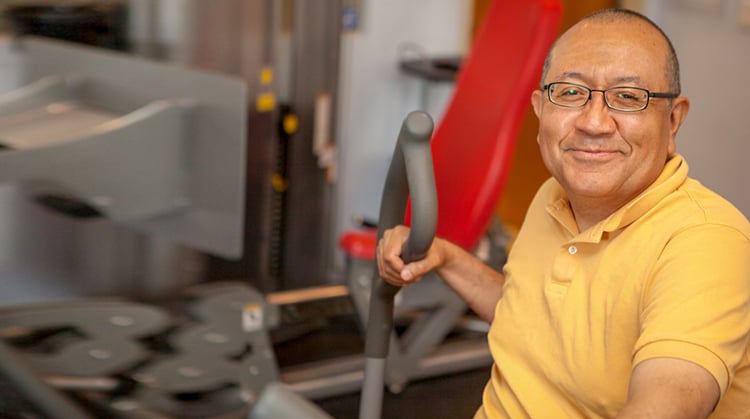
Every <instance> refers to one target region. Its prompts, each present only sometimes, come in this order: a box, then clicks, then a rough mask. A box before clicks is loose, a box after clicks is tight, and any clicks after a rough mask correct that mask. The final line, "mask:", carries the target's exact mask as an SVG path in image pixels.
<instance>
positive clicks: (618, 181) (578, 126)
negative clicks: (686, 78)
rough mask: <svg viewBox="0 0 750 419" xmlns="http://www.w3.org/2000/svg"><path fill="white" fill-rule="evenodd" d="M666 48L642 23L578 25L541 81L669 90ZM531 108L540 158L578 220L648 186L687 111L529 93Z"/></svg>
mask: <svg viewBox="0 0 750 419" xmlns="http://www.w3.org/2000/svg"><path fill="white" fill-rule="evenodd" d="M668 48H669V47H668V44H667V42H666V40H665V39H664V38H663V37H662V36H661V34H660V33H659V31H658V30H657V29H655V28H654V27H652V26H651V25H649V24H648V23H647V22H644V21H642V20H640V19H637V18H629V19H620V20H602V19H588V20H584V21H582V22H580V23H578V24H577V25H576V26H574V27H573V28H571V29H570V30H569V31H568V32H566V33H565V34H564V35H563V36H562V37H561V38H560V39H559V40H558V42H557V44H556V45H555V46H554V50H553V51H552V54H551V56H550V62H549V68H548V71H547V73H546V76H545V80H543V82H544V83H545V84H546V83H551V82H571V83H577V84H581V85H584V86H587V87H589V88H591V89H602V90H603V89H608V88H611V87H615V86H633V87H641V88H644V89H648V90H649V91H651V92H669V91H670V90H669V80H668V78H667V72H666V71H665V68H666V66H667V59H668V57H669V55H668V51H669V50H668ZM532 105H533V108H534V112H535V113H536V115H537V117H538V118H539V134H538V138H537V141H538V142H539V147H540V150H541V155H542V159H543V160H544V163H545V165H546V166H547V169H548V170H549V171H550V172H551V173H552V175H553V176H554V177H555V178H556V179H557V180H558V181H559V182H560V184H561V185H562V186H563V188H564V189H565V190H566V192H567V194H568V197H569V199H570V202H571V206H572V208H573V211H574V213H575V214H576V219H577V220H578V219H579V216H581V217H582V218H585V217H586V214H585V212H587V211H589V210H594V212H597V211H598V212H602V211H604V214H600V215H603V216H601V217H599V218H603V217H604V216H606V215H608V214H610V213H611V212H613V211H615V210H617V209H618V208H619V207H621V206H622V205H624V204H625V203H627V202H628V201H629V200H631V199H632V198H634V197H635V196H637V195H638V194H639V193H640V192H642V191H643V190H645V189H646V188H647V187H648V186H649V185H650V184H651V183H653V181H654V180H655V179H656V177H657V176H658V175H659V174H660V173H661V171H662V169H663V167H664V164H665V163H666V161H667V159H668V158H669V157H670V156H671V155H673V154H674V153H675V136H676V134H677V130H678V129H679V127H680V125H681V124H682V121H683V119H684V117H685V116H686V115H687V111H688V108H689V102H688V100H687V99H686V98H684V97H678V98H676V99H672V100H667V99H654V98H652V99H651V100H650V103H649V105H648V107H647V108H646V109H644V110H643V111H639V112H630V113H628V112H620V111H615V110H612V109H609V108H608V107H607V106H606V104H605V103H604V98H603V96H602V94H601V93H597V92H594V93H592V96H591V100H590V101H589V102H588V103H587V104H586V105H585V106H584V107H582V108H565V107H560V106H558V105H555V104H553V103H550V102H549V100H548V99H547V95H546V92H543V91H541V90H536V91H534V93H533V95H532ZM589 221H599V220H589ZM581 223H582V220H581V221H579V226H581ZM584 224H591V223H585V222H584Z"/></svg>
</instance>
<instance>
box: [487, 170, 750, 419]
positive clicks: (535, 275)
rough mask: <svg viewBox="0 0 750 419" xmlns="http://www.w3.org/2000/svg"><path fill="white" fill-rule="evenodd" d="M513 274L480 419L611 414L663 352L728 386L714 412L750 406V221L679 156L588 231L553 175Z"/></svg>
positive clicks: (492, 337)
mask: <svg viewBox="0 0 750 419" xmlns="http://www.w3.org/2000/svg"><path fill="white" fill-rule="evenodd" d="M505 275H506V284H505V289H504V295H503V298H501V299H500V301H499V302H498V304H497V307H496V311H495V320H494V322H493V323H492V326H491V329H490V333H489V335H488V340H489V344H490V348H491V350H492V355H493V358H494V361H495V363H494V366H493V370H492V377H491V379H490V381H489V382H488V384H487V386H486V388H485V390H484V394H483V405H482V407H480V409H479V410H478V411H477V414H476V418H484V417H488V418H506V417H507V418H513V419H517V418H524V417H531V418H543V419H547V418H598V417H612V416H614V415H615V414H617V412H618V411H619V410H620V409H621V408H622V407H623V406H624V404H625V402H626V399H627V394H628V385H629V381H630V374H631V371H632V370H633V368H634V366H635V365H637V364H638V363H639V362H641V361H643V360H646V359H649V358H654V357H674V358H680V359H685V360H689V361H692V362H694V363H697V364H699V365H701V366H703V367H705V368H706V369H707V370H708V371H710V372H711V374H713V376H714V377H715V378H716V381H717V382H718V383H719V386H720V388H721V394H722V400H721V402H720V403H719V406H718V407H717V410H716V411H715V415H714V417H717V418H718V417H722V418H723V417H738V418H739V417H742V418H747V417H750V364H749V361H748V340H749V335H750V225H748V221H747V220H746V219H745V217H744V216H743V215H742V214H741V213H740V212H739V211H738V210H737V209H736V208H735V207H733V206H732V205H731V204H730V203H729V202H728V201H726V200H724V199H723V198H721V197H720V196H719V195H717V194H715V193H713V192H711V191H710V190H708V189H707V188H705V187H704V186H702V185H701V184H700V183H698V182H697V181H695V180H693V179H690V178H688V168H687V164H686V163H685V161H684V160H683V158H682V157H681V156H679V155H678V156H675V157H673V158H672V159H670V161H669V162H668V163H667V165H666V167H665V168H664V171H663V172H662V173H661V175H660V176H659V178H658V179H657V180H656V181H655V182H654V184H653V185H651V187H649V188H648V189H647V190H646V191H644V192H643V193H642V194H641V195H639V196H638V197H636V198H635V199H634V200H633V201H631V202H630V203H628V204H627V205H625V206H623V207H622V208H621V209H619V210H618V211H617V212H615V213H614V214H612V215H611V216H609V217H608V218H607V219H605V220H603V221H601V222H600V223H598V224H597V225H595V226H593V227H591V228H590V229H588V230H586V231H583V232H579V231H578V228H577V225H576V223H575V221H574V219H573V214H572V213H571V211H570V206H569V205H568V201H567V199H566V197H565V193H564V191H563V190H562V188H561V187H560V185H559V184H558V183H557V182H556V181H554V180H552V179H550V180H549V181H547V182H546V183H545V184H544V185H543V186H542V187H541V188H540V190H539V192H538V193H537V195H536V197H535V198H534V201H533V202H532V204H531V206H530V208H529V211H528V213H527V215H526V220H525V221H524V224H523V226H522V228H521V231H520V232H519V235H518V237H517V240H516V242H515V243H514V245H513V249H512V250H511V253H510V255H509V258H508V263H507V265H506V267H505ZM732 413H734V414H736V415H737V416H732V415H731V414H732Z"/></svg>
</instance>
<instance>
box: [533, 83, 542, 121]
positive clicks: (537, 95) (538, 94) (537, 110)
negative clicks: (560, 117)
mask: <svg viewBox="0 0 750 419" xmlns="http://www.w3.org/2000/svg"><path fill="white" fill-rule="evenodd" d="M543 100H544V95H543V94H542V91H541V90H539V89H535V90H534V91H533V92H531V107H532V108H534V114H536V117H537V119H539V116H540V114H541V112H542V101H543Z"/></svg>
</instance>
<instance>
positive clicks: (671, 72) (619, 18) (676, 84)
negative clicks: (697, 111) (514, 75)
mask: <svg viewBox="0 0 750 419" xmlns="http://www.w3.org/2000/svg"><path fill="white" fill-rule="evenodd" d="M629 21H639V22H643V23H646V25H647V26H649V27H651V28H653V29H655V30H656V32H657V33H658V34H659V35H660V37H661V38H662V39H663V40H664V42H665V44H666V46H667V57H666V68H665V73H666V79H667V83H668V84H669V90H670V92H673V93H677V94H680V93H681V90H682V88H681V83H680V65H679V61H678V60H677V53H676V52H675V49H674V46H673V45H672V41H671V40H670V39H669V36H667V34H666V33H665V32H664V31H663V30H662V29H661V28H660V27H659V25H657V24H656V23H654V21H652V20H651V19H649V18H648V17H646V16H644V15H642V14H640V13H638V12H636V11H633V10H629V9H622V8H608V9H600V10H597V11H594V12H593V13H591V14H589V15H587V16H585V17H584V18H583V19H581V20H579V21H578V22H577V23H576V24H575V25H573V27H576V26H578V25H580V24H582V23H586V22H595V23H612V22H629ZM573 27H571V29H572V28H573ZM569 30H570V29H568V30H567V31H565V33H563V34H562V35H561V36H560V37H558V38H557V40H555V42H554V43H553V44H552V46H551V47H550V49H549V52H548V53H547V57H546V58H545V60H544V67H543V68H542V78H541V80H540V84H539V85H540V87H541V86H543V85H544V82H545V79H546V78H547V74H548V72H549V67H550V64H551V61H552V56H553V53H554V51H555V49H556V47H557V44H558V42H559V41H560V39H562V38H563V37H564V36H565V34H567V33H568V31H569Z"/></svg>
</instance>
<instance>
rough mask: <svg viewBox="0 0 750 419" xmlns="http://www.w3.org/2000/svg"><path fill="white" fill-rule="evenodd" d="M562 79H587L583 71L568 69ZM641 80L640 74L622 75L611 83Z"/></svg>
mask: <svg viewBox="0 0 750 419" xmlns="http://www.w3.org/2000/svg"><path fill="white" fill-rule="evenodd" d="M560 78H561V79H576V80H581V81H583V80H585V79H586V78H585V77H584V76H583V73H581V72H578V71H566V72H564V73H562V74H561V75H560ZM640 81H641V77H640V76H622V77H617V78H615V79H613V80H611V81H610V83H613V84H615V85H618V84H624V83H639V82H640Z"/></svg>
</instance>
